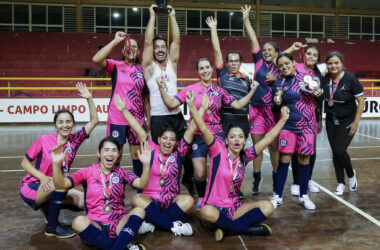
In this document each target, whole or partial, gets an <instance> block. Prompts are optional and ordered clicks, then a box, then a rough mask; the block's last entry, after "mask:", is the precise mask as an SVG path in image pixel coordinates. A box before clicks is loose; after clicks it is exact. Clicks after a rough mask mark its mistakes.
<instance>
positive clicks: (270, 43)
mask: <svg viewBox="0 0 380 250" xmlns="http://www.w3.org/2000/svg"><path fill="white" fill-rule="evenodd" d="M265 44H269V45H272V47H273V48H274V50H275V51H276V52H277V53H280V49H279V48H278V45H277V43H276V42H273V41H269V42H266V43H264V46H265Z"/></svg>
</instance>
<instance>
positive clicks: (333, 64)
mask: <svg viewBox="0 0 380 250" xmlns="http://www.w3.org/2000/svg"><path fill="white" fill-rule="evenodd" d="M326 66H327V70H328V71H329V73H330V75H333V76H335V75H338V74H340V73H341V72H342V70H343V63H342V61H341V60H340V59H339V58H338V57H337V56H333V57H331V58H330V59H329V60H328V61H327V62H326Z"/></svg>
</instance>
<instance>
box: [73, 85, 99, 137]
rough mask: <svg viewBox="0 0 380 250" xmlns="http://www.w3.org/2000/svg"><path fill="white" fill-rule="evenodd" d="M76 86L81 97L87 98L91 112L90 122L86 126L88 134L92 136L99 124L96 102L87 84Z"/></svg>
mask: <svg viewBox="0 0 380 250" xmlns="http://www.w3.org/2000/svg"><path fill="white" fill-rule="evenodd" d="M76 86H77V89H78V91H79V95H80V96H81V97H83V98H86V100H87V104H88V108H89V110H90V121H89V122H88V123H87V124H86V125H85V126H84V129H85V130H86V134H87V135H90V134H91V132H92V130H94V128H95V126H96V125H97V124H98V123H99V118H98V113H97V112H96V107H95V103H94V100H93V99H92V95H91V93H90V91H89V90H88V89H87V87H86V84H84V83H82V82H78V83H77V85H76Z"/></svg>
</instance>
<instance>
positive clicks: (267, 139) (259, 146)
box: [255, 107, 290, 154]
mask: <svg viewBox="0 0 380 250" xmlns="http://www.w3.org/2000/svg"><path fill="white" fill-rule="evenodd" d="M289 112H290V111H289V108H288V107H282V108H281V119H280V120H279V121H278V122H277V124H276V126H274V128H272V130H271V131H269V133H267V134H266V135H265V136H264V138H263V139H261V140H260V141H259V142H258V143H256V144H255V151H256V154H260V153H261V152H263V150H264V149H265V148H266V147H267V146H268V145H269V144H270V143H271V142H272V141H273V140H274V139H276V137H277V136H278V134H279V133H280V131H281V129H282V127H284V125H285V123H286V121H287V120H288V119H289Z"/></svg>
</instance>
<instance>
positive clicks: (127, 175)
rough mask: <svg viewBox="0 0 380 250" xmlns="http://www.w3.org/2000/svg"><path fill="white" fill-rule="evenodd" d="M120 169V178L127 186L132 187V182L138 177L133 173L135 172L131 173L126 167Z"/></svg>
mask: <svg viewBox="0 0 380 250" xmlns="http://www.w3.org/2000/svg"><path fill="white" fill-rule="evenodd" d="M120 170H121V171H122V173H123V174H122V180H123V181H124V182H125V183H127V184H128V185H129V186H131V187H132V184H133V182H134V181H135V180H136V179H137V178H139V177H138V176H137V175H135V173H133V172H132V171H130V170H127V169H124V168H122V169H120Z"/></svg>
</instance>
